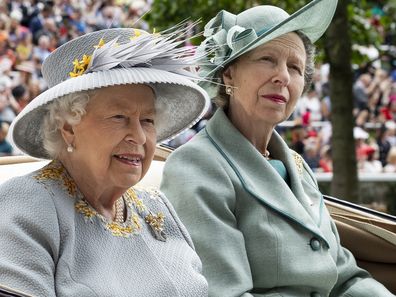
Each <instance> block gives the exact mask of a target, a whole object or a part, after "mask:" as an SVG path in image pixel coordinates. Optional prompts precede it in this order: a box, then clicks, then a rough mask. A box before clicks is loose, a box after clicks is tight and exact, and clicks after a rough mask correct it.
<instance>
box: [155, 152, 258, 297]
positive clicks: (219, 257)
mask: <svg viewBox="0 0 396 297" xmlns="http://www.w3.org/2000/svg"><path fill="white" fill-rule="evenodd" d="M209 153H210V152H208V151H207V149H205V150H203V149H202V150H200V149H199V148H193V147H189V149H188V150H185V148H183V147H182V148H180V149H179V150H176V151H175V152H174V153H172V155H171V156H170V158H169V159H168V160H167V162H166V165H165V168H164V174H163V179H162V184H161V190H162V191H163V192H164V193H165V194H166V196H167V197H168V199H169V200H170V201H171V202H172V204H173V205H174V207H175V209H176V211H177V213H178V215H179V217H180V218H181V220H182V222H183V223H184V224H185V225H186V227H187V230H188V231H189V233H190V235H191V237H192V239H193V242H194V245H195V248H196V251H197V253H198V255H199V256H200V258H201V260H202V264H203V274H204V276H205V277H206V278H207V281H208V284H209V296H210V297H215V296H216V297H217V296H218V297H224V296H227V297H233V296H235V297H236V296H238V297H239V296H243V297H249V296H257V297H259V296H265V295H252V294H250V293H249V290H251V289H252V288H253V281H252V275H251V271H250V266H249V262H248V258H247V254H246V249H245V242H244V237H243V234H242V233H241V231H240V230H238V225H237V220H236V218H235V216H234V208H235V201H236V198H235V197H236V193H235V189H234V185H233V183H232V180H231V179H230V176H229V175H228V174H227V169H226V168H224V167H225V165H224V163H221V160H220V159H216V158H213V157H211V158H207V154H209Z"/></svg>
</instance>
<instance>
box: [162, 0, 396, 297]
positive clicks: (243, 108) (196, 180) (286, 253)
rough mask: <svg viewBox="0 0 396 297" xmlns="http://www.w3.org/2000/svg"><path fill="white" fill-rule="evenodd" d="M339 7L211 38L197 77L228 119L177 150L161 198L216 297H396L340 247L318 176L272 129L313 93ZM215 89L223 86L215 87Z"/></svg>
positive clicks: (219, 115) (273, 13)
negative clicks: (321, 44) (319, 48)
mask: <svg viewBox="0 0 396 297" xmlns="http://www.w3.org/2000/svg"><path fill="white" fill-rule="evenodd" d="M336 5H337V1H336V0H322V1H321V0H315V1H312V2H311V3H309V4H308V5H306V6H305V7H303V8H302V9H300V10H299V11H298V12H296V13H294V14H292V15H290V16H289V15H288V14H287V13H286V12H284V11H283V10H282V9H280V8H277V7H273V6H257V7H254V8H251V9H248V10H246V11H244V12H242V13H240V14H238V15H233V14H231V13H228V12H226V11H222V12H220V13H219V14H218V15H217V16H216V17H215V18H213V19H212V20H211V21H210V22H209V23H208V24H207V25H206V27H205V37H206V39H205V41H204V42H203V44H201V47H200V49H201V51H202V52H207V51H212V55H211V56H209V57H208V58H207V60H206V61H204V62H202V67H201V69H200V73H201V75H202V76H203V77H205V78H207V79H208V81H211V80H215V81H220V82H221V83H222V85H221V86H220V87H219V88H218V89H217V90H214V89H215V86H218V84H213V83H212V84H210V83H207V84H206V86H205V87H206V90H207V91H208V92H209V93H210V95H215V96H216V100H217V103H218V106H219V107H220V108H219V109H218V110H217V111H216V113H215V115H214V116H213V118H212V119H211V120H210V121H209V123H208V124H207V126H206V128H205V129H204V130H203V131H202V132H200V133H199V134H198V135H197V136H195V138H193V139H192V140H191V141H190V142H188V143H187V144H186V145H184V146H182V147H181V148H179V149H178V150H176V151H175V152H174V153H173V154H172V155H171V156H170V158H169V159H168V161H167V164H166V165H165V171H164V176H163V182H162V185H161V189H162V191H163V192H165V193H166V194H167V196H168V197H169V198H170V199H171V202H172V203H173V205H174V207H175V208H176V211H177V212H178V214H179V215H180V217H181V219H182V221H183V222H184V224H185V225H186V226H187V229H188V230H189V232H190V234H191V236H192V239H193V241H194V244H195V247H196V250H197V252H198V254H199V256H200V257H201V260H202V262H203V274H204V275H205V277H206V278H207V280H208V283H209V296H211V297H214V296H218V297H233V296H244V297H248V296H256V297H258V296H261V297H263V296H268V297H269V296H290V297H292V296H293V297H302V296H317V297H318V296H337V297H339V296H345V297H346V296H348V297H373V296H382V297H383V296H393V295H392V294H391V293H390V292H389V291H388V290H387V289H386V288H385V287H384V286H383V285H382V284H380V283H378V282H377V281H376V280H374V279H373V278H372V277H371V276H370V275H369V274H368V273H367V272H366V271H365V270H363V269H360V268H359V267H357V265H356V261H355V259H354V257H353V255H352V254H351V253H350V252H349V251H348V250H346V249H344V248H343V247H342V246H341V245H340V239H339V235H338V233H337V229H336V227H335V224H334V222H333V221H332V219H331V218H330V215H329V213H328V211H327V210H326V207H325V206H324V203H323V197H322V194H321V193H320V191H319V189H318V185H317V182H316V180H315V178H314V175H313V173H312V171H311V170H310V169H309V167H308V166H307V164H306V163H305V162H304V161H303V159H302V158H301V157H300V156H299V155H298V154H297V153H295V152H293V151H292V150H290V149H289V148H288V146H287V145H286V143H285V142H284V141H283V140H282V138H281V137H280V136H279V135H278V134H277V133H276V131H275V130H274V128H275V127H276V125H277V124H279V123H281V122H282V121H285V120H286V119H287V118H288V117H289V116H290V115H291V113H292V112H293V109H294V107H295V106H296V102H297V100H298V98H299V97H300V96H301V94H302V93H303V92H304V91H305V90H306V89H307V88H308V87H309V86H310V83H311V78H312V74H313V69H314V66H313V58H314V48H313V45H312V42H314V41H316V40H317V39H318V38H319V37H320V36H321V35H322V34H323V33H324V31H325V30H326V28H327V27H328V25H329V23H330V21H331V19H332V16H333V14H334V11H335V9H336ZM217 79H218V80H217Z"/></svg>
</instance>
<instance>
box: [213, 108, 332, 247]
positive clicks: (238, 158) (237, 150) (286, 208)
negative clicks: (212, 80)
mask: <svg viewBox="0 0 396 297" xmlns="http://www.w3.org/2000/svg"><path fill="white" fill-rule="evenodd" d="M205 129H206V133H207V134H208V137H209V139H210V141H211V142H212V143H213V145H214V146H215V147H216V148H217V150H218V151H219V152H220V154H221V155H222V156H223V157H224V158H225V159H226V160H227V162H228V163H229V164H230V166H231V167H232V169H233V171H234V172H235V173H236V175H237V176H238V178H239V180H240V181H241V183H242V186H243V188H244V189H245V190H246V191H247V192H248V193H250V194H251V195H252V196H253V197H255V198H256V199H257V200H258V201H260V202H261V203H262V204H264V205H266V206H267V207H269V208H271V209H273V210H274V211H276V212H277V213H278V214H280V215H282V216H285V217H286V218H288V219H289V220H291V221H293V222H294V223H296V224H298V225H300V226H301V227H303V228H305V229H307V230H309V231H311V232H313V233H314V234H316V236H318V237H319V238H321V239H322V240H323V241H324V242H325V243H326V244H327V242H326V240H325V238H324V236H323V234H322V232H321V230H320V229H319V226H318V225H317V224H316V223H315V222H314V219H313V216H310V214H309V212H310V211H309V201H308V199H307V197H306V195H305V192H304V190H303V187H302V185H301V176H300V175H301V173H299V172H298V170H297V168H296V165H295V161H294V159H293V156H292V154H291V152H290V150H289V148H288V147H287V145H286V143H285V142H284V141H283V140H282V139H281V137H280V136H279V135H278V134H277V133H276V132H274V135H273V137H272V138H271V141H270V144H269V149H270V151H271V153H273V155H274V157H276V158H278V159H280V160H281V161H283V162H284V164H285V166H286V168H287V171H288V173H289V176H290V188H289V187H288V186H286V184H285V181H284V180H283V179H282V177H281V176H280V175H279V174H278V173H277V172H276V171H275V169H274V168H273V167H272V166H271V164H269V162H268V161H267V160H265V159H264V158H263V157H262V156H261V154H260V153H259V152H258V151H257V150H256V149H255V148H254V146H253V145H252V144H251V143H250V142H249V141H248V140H247V139H246V138H245V137H244V136H243V135H242V134H241V133H240V132H239V131H238V130H237V129H236V128H235V127H234V126H233V125H232V124H231V122H230V121H229V120H228V118H227V116H226V115H225V113H224V111H223V110H221V109H219V110H217V111H216V113H215V115H214V116H213V118H212V119H211V120H210V121H209V123H208V125H207V126H206V128H205ZM266 173H270V174H267V175H266ZM311 215H312V214H311Z"/></svg>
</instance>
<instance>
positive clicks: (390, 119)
mask: <svg viewBox="0 0 396 297" xmlns="http://www.w3.org/2000/svg"><path fill="white" fill-rule="evenodd" d="M388 59H389V57H387V59H386V60H388ZM380 60H381V59H379V60H376V62H375V63H370V65H368V66H366V67H364V68H362V69H359V71H356V78H355V81H354V84H353V98H352V99H353V103H354V108H353V114H352V115H351V116H353V118H354V121H355V127H354V130H353V137H354V139H355V148H356V159H357V162H358V170H359V172H368V173H381V172H396V63H395V62H396V59H395V60H392V59H391V61H389V62H390V63H384V62H381V61H380ZM377 62H378V63H377ZM389 66H392V67H389ZM327 77H328V65H322V66H321V67H320V68H318V69H317V71H316V76H315V78H314V83H313V85H312V87H311V89H310V90H309V91H308V92H307V93H306V94H305V95H304V96H303V97H302V98H300V100H299V102H298V103H297V106H296V110H295V112H294V114H293V117H292V119H291V121H289V124H290V125H289V127H288V128H285V127H279V129H278V130H279V131H280V132H281V133H283V134H284V135H285V138H286V139H289V141H290V145H291V147H292V148H293V149H294V150H296V151H297V152H298V153H300V154H301V155H302V156H303V157H304V159H305V160H306V161H307V162H308V164H309V165H310V167H311V168H312V169H313V170H314V171H319V172H331V171H332V158H331V152H332V149H331V136H332V131H331V130H332V127H331V124H330V121H331V100H330V94H329V82H328V80H327ZM288 131H290V132H289V133H290V135H289V136H288V135H287V132H288Z"/></svg>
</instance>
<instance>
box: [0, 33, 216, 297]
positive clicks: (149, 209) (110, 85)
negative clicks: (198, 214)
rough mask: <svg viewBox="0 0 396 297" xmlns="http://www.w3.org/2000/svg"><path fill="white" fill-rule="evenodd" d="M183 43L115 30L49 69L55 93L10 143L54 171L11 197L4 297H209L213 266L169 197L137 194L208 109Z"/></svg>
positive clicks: (15, 184)
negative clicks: (162, 156) (166, 143)
mask: <svg viewBox="0 0 396 297" xmlns="http://www.w3.org/2000/svg"><path fill="white" fill-rule="evenodd" d="M187 29H188V28H187ZM183 36H185V31H184V29H181V28H176V29H175V31H168V32H167V34H164V35H159V34H148V33H146V32H144V31H141V30H134V29H108V30H103V31H98V32H93V33H90V34H87V35H84V36H82V37H79V38H77V39H74V40H72V41H70V42H68V43H66V44H65V45H63V46H61V47H60V48H58V49H57V50H56V51H55V52H53V53H52V54H51V55H50V56H49V57H48V58H47V59H46V60H45V62H44V65H43V74H44V77H45V78H46V80H47V82H48V84H49V86H50V88H49V89H48V90H47V91H46V92H44V93H42V94H41V95H39V96H38V97H37V98H35V99H34V100H33V101H32V102H31V103H30V104H29V105H28V106H26V107H25V109H24V110H23V111H22V112H21V113H20V114H19V115H18V117H17V119H16V120H15V121H14V122H13V123H12V126H11V130H10V136H11V140H12V141H13V143H14V145H16V146H17V147H18V148H19V149H20V150H22V151H23V152H25V153H27V154H29V155H31V156H33V157H38V158H46V159H52V160H53V161H51V162H50V163H49V164H48V165H47V166H45V167H44V168H42V169H40V170H38V171H35V172H32V173H30V174H28V175H26V176H22V177H17V178H13V179H11V180H9V181H8V182H6V183H5V184H3V185H2V186H1V187H0V212H1V213H2V215H1V216H0V233H1V239H0V271H1V272H0V292H8V294H14V295H12V296H68V297H69V296H84V297H88V296H117V297H120V296H147V297H149V296H150V297H152V296H169V297H175V296H194V297H201V296H207V282H206V280H205V278H204V277H203V276H202V274H201V262H200V260H199V258H198V256H197V254H196V253H195V251H194V246H193V244H192V242H191V239H190V237H189V235H188V233H187V231H186V229H185V227H184V226H183V225H182V224H181V222H180V220H179V219H178V217H177V215H176V213H175V211H174V210H173V208H172V206H171V205H170V204H169V202H168V200H167V198H166V197H165V196H164V195H163V194H162V193H160V192H159V191H157V190H156V191H155V190H152V191H151V190H145V189H139V188H137V187H133V186H134V185H136V184H137V183H138V182H139V181H140V180H141V179H142V178H143V176H144V175H145V174H146V172H147V171H148V169H149V167H150V163H151V161H152V159H153V156H154V152H155V145H156V142H157V141H158V142H159V141H163V140H165V139H167V138H169V137H172V136H174V135H176V134H177V133H179V132H181V131H182V130H183V129H185V128H187V127H189V126H191V125H192V124H194V122H195V121H196V120H197V118H199V117H200V116H201V115H203V114H204V113H205V111H206V109H207V106H208V97H207V94H206V93H205V92H204V91H203V90H202V89H201V88H200V87H199V86H197V85H196V84H195V83H193V82H191V81H190V80H189V79H188V78H189V76H190V74H188V75H186V74H187V73H186V72H185V70H184V69H185V67H188V66H189V65H191V63H192V62H193V61H194V59H195V58H191V55H189V51H190V50H189V49H187V48H180V47H176V46H177V45H178V44H179V40H180V38H183ZM1 294H2V293H0V295H1ZM3 294H5V293H3Z"/></svg>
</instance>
